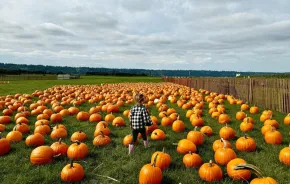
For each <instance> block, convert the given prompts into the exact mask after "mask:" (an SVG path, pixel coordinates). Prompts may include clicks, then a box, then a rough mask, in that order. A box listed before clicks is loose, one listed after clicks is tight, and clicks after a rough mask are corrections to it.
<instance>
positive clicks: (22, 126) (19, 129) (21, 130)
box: [15, 123, 30, 134]
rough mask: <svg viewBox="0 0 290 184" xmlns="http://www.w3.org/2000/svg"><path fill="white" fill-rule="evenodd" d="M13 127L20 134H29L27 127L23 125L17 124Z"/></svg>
mask: <svg viewBox="0 0 290 184" xmlns="http://www.w3.org/2000/svg"><path fill="white" fill-rule="evenodd" d="M15 127H16V128H15V129H16V130H18V131H19V132H21V133H22V134H25V133H28V132H30V128H29V126H28V125H27V124H25V123H19V124H17V125H16V126H15Z"/></svg>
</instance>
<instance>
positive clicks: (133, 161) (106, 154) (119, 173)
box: [0, 77, 290, 184]
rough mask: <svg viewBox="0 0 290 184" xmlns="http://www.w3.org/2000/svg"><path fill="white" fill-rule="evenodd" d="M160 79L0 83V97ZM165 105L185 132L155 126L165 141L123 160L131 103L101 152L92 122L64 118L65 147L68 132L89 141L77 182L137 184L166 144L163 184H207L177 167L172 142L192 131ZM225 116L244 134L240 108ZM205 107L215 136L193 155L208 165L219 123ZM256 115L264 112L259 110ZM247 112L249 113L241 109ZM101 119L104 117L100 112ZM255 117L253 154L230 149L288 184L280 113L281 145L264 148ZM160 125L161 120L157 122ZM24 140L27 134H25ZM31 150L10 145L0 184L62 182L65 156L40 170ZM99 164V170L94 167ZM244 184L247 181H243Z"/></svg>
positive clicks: (285, 136)
mask: <svg viewBox="0 0 290 184" xmlns="http://www.w3.org/2000/svg"><path fill="white" fill-rule="evenodd" d="M160 81H161V79H160V78H149V77H82V78H81V79H76V80H66V81H59V80H53V81H52V80H45V81H13V82H11V83H9V84H0V96H1V95H8V94H15V93H32V92H34V91H35V90H36V89H38V90H43V89H46V88H49V87H52V86H54V85H62V84H101V83H118V82H160ZM166 104H168V106H169V107H173V108H175V109H176V111H177V112H178V113H179V114H180V117H181V120H183V121H184V123H185V124H186V131H185V132H183V133H175V132H173V131H172V129H171V127H163V126H161V125H159V128H160V129H162V130H163V131H164V132H165V133H166V135H167V138H166V140H165V141H156V142H153V141H150V142H149V144H150V147H149V148H148V149H147V150H144V148H143V145H142V141H140V142H139V144H138V145H137V146H136V147H135V151H134V153H133V154H132V155H131V156H128V154H127V152H128V149H127V148H126V147H125V146H123V145H122V140H123V138H124V137H125V136H126V135H128V134H130V129H129V126H128V123H129V121H128V118H125V117H123V115H122V112H123V111H124V110H125V109H130V107H131V105H126V106H124V107H122V108H121V111H120V113H117V114H116V116H122V117H123V118H124V119H125V121H126V125H127V126H126V127H112V126H111V125H110V129H111V132H112V135H111V138H112V143H111V144H109V145H107V146H105V147H101V148H97V147H94V146H93V145H92V138H93V133H94V129H95V124H93V123H90V122H87V121H85V122H79V121H77V120H76V118H75V116H70V117H65V118H64V121H63V122H62V124H64V125H65V126H66V127H67V128H68V137H67V138H66V139H64V142H65V143H66V144H67V145H70V140H69V138H70V136H71V135H72V133H73V132H75V131H78V130H79V129H82V130H83V131H84V132H86V134H87V136H88V140H87V141H85V143H86V144H87V145H88V147H89V155H88V156H87V158H86V159H84V160H83V161H79V163H80V164H82V165H83V167H84V168H85V178H84V180H83V181H82V183H98V184H100V183H115V182H112V181H111V180H108V179H105V178H102V177H100V176H98V175H106V176H111V177H113V178H116V179H118V180H120V183H126V184H131V183H132V184H135V183H138V175H139V171H140V169H141V167H142V166H143V165H144V164H147V163H149V162H150V158H151V155H152V154H153V153H154V152H155V151H157V150H158V151H159V150H162V147H163V146H165V147H166V150H167V152H168V153H169V154H170V155H171V157H172V163H171V165H170V168H169V169H167V170H165V171H164V172H163V183H174V184H175V183H179V182H180V183H182V184H187V183H188V184H192V183H206V182H203V181H201V180H200V178H199V176H198V170H197V169H186V168H185V167H184V165H183V163H182V157H183V155H180V154H178V153H177V152H176V146H173V145H172V143H176V142H178V141H179V140H180V139H183V138H186V135H187V133H188V132H189V131H190V130H192V129H193V126H192V125H191V123H190V121H189V119H187V118H186V117H185V113H186V111H184V110H182V109H181V108H179V107H178V106H177V105H176V104H171V103H169V102H167V103H166ZM96 105H98V104H89V103H85V104H83V105H81V106H79V109H80V110H83V111H88V110H89V109H90V107H92V106H96ZM225 107H226V112H227V114H228V115H229V116H230V118H231V120H232V121H231V123H230V126H231V127H232V128H234V129H235V130H236V136H237V137H240V136H243V135H244V134H243V133H242V132H241V131H240V129H239V125H240V123H241V121H237V120H235V114H236V112H237V111H239V110H240V106H239V105H230V104H229V103H228V102H226V103H225ZM208 110H209V109H208V103H206V104H205V108H204V109H203V114H204V116H203V119H204V121H205V125H209V126H211V127H212V128H213V131H214V135H213V136H212V137H205V143H204V144H203V145H201V146H198V153H199V155H201V157H202V159H203V162H208V161H209V160H210V159H213V158H214V152H213V150H212V143H213V141H214V140H216V139H219V134H218V132H219V130H220V128H221V127H223V125H221V124H219V123H217V120H216V119H213V118H211V116H210V115H209V114H208ZM260 110H261V111H260V113H261V112H262V110H263V109H260ZM151 113H152V115H155V116H156V117H158V113H159V112H158V110H157V108H156V107H155V106H153V108H152V109H151ZM246 113H249V112H248V111H246ZM0 115H1V112H0ZM102 115H103V117H104V115H105V113H102ZM250 116H251V117H253V118H254V119H255V122H256V123H255V128H254V130H253V131H251V132H249V133H248V135H249V136H251V137H253V138H254V139H255V141H256V143H257V150H256V151H255V152H251V153H241V152H238V151H237V150H236V149H235V141H236V139H235V140H231V141H230V142H231V144H232V146H233V148H234V150H235V151H236V153H237V155H238V157H240V158H243V159H245V160H246V161H247V162H248V163H251V164H254V165H256V166H258V167H259V168H261V170H262V171H264V173H265V175H266V176H270V177H273V178H275V179H276V180H277V181H278V182H279V183H280V184H288V183H289V181H290V176H289V174H288V173H289V172H290V168H289V167H287V166H285V165H283V164H281V163H280V162H279V159H278V155H279V151H280V150H281V149H282V148H283V147H286V146H288V144H289V135H288V132H289V131H290V127H289V126H286V125H284V124H283V123H282V122H283V118H284V117H285V114H282V113H279V112H274V116H273V119H276V120H277V121H278V122H279V123H280V126H281V128H280V129H279V130H280V132H281V133H282V135H283V144H281V145H269V144H266V143H265V141H264V139H263V136H262V134H261V133H260V129H261V127H262V125H263V123H261V122H260V121H259V117H260V114H257V115H250ZM29 120H30V122H31V123H30V125H29V126H30V129H31V130H33V129H34V122H35V116H31V117H30V118H29ZM158 120H159V122H160V121H161V119H160V118H158ZM14 125H15V123H14V122H13V123H11V124H9V125H8V126H7V130H6V131H5V132H4V133H3V136H6V134H7V133H8V132H9V131H11V130H12V128H13V126H14ZM24 137H25V138H26V137H27V135H25V136H24ZM45 141H46V142H45V145H51V144H52V143H53V142H54V141H52V140H51V139H50V137H49V136H46V140H45ZM32 149H33V148H29V147H27V146H25V143H24V141H21V142H20V143H17V144H12V149H11V151H10V153H9V154H8V155H5V156H2V157H0V168H1V169H0V181H1V182H0V183H11V182H12V181H13V183H15V184H17V183H19V184H22V183H61V181H60V171H61V169H62V168H63V167H64V166H65V165H66V164H67V163H68V160H67V159H66V158H57V159H55V161H54V162H53V163H52V164H48V165H44V166H33V165H31V164H30V162H29V155H30V153H31V151H32ZM98 166H99V167H98ZM222 169H223V173H224V179H223V180H222V181H221V182H219V183H225V184H232V183H242V182H240V181H233V180H232V179H230V178H229V177H227V175H226V174H225V173H226V172H225V171H226V169H225V167H222ZM245 183H246V182H245Z"/></svg>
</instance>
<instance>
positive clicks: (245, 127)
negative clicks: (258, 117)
mask: <svg viewBox="0 0 290 184" xmlns="http://www.w3.org/2000/svg"><path fill="white" fill-rule="evenodd" d="M245 119H246V118H245ZM253 128H254V125H253V124H252V123H250V120H249V119H247V120H246V121H243V122H242V123H241V124H240V129H241V131H242V132H248V131H251V130H253Z"/></svg>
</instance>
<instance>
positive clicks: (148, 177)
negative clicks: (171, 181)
mask: <svg viewBox="0 0 290 184" xmlns="http://www.w3.org/2000/svg"><path fill="white" fill-rule="evenodd" d="M157 157H158V154H156V156H155V158H154V161H153V164H146V165H144V166H143V167H142V168H141V170H140V173H139V184H149V183H150V184H151V183H152V184H160V183H161V181H162V171H161V169H160V168H159V167H156V160H157Z"/></svg>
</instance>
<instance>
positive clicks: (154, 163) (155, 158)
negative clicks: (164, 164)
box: [152, 153, 158, 167]
mask: <svg viewBox="0 0 290 184" xmlns="http://www.w3.org/2000/svg"><path fill="white" fill-rule="evenodd" d="M157 156H158V153H157V154H156V156H155V157H154V161H153V164H152V166H153V167H156V160H157Z"/></svg>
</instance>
